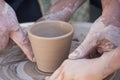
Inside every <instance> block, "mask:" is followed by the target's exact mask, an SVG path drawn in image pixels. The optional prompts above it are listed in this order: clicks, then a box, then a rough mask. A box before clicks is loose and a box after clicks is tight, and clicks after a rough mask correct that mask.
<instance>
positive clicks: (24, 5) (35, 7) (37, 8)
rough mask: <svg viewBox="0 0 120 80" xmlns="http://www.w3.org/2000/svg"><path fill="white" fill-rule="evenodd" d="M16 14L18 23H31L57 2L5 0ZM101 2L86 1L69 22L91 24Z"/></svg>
mask: <svg viewBox="0 0 120 80" xmlns="http://www.w3.org/2000/svg"><path fill="white" fill-rule="evenodd" d="M5 1H6V2H7V3H8V4H9V5H10V6H11V7H12V8H13V9H14V10H15V12H16V15H17V18H18V21H19V22H20V23H23V22H33V21H36V20H38V19H39V18H40V17H42V16H43V15H45V13H46V12H47V11H48V10H49V8H50V7H51V6H52V5H53V4H54V3H55V2H56V1H58V0H5ZM101 11H102V9H101V0H86V2H85V3H84V4H83V5H82V6H81V7H80V8H79V9H78V10H77V11H76V12H75V13H74V15H73V16H72V18H71V21H74V22H79V21H80V22H93V21H95V20H96V19H97V18H98V17H99V16H100V15H101Z"/></svg>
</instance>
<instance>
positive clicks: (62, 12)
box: [44, 1, 80, 20]
mask: <svg viewBox="0 0 120 80" xmlns="http://www.w3.org/2000/svg"><path fill="white" fill-rule="evenodd" d="M79 2H80V1H78V2H76V3H75V4H74V6H73V8H72V9H71V8H69V7H65V6H63V7H62V10H60V11H55V10H54V9H52V10H51V12H53V13H50V14H48V15H47V16H45V17H44V18H45V19H46V20H51V18H52V19H58V17H60V18H63V17H64V16H65V14H67V13H68V12H69V14H72V12H73V11H75V9H77V7H78V5H79ZM67 4H68V5H69V6H71V5H72V4H71V3H68V2H67Z"/></svg>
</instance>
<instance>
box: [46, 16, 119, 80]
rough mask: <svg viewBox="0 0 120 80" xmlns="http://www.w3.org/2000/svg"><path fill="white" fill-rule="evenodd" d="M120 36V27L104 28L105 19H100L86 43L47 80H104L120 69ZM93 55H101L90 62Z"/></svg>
mask: <svg viewBox="0 0 120 80" xmlns="http://www.w3.org/2000/svg"><path fill="white" fill-rule="evenodd" d="M119 33H120V28H119V27H116V26H114V25H112V24H109V25H105V24H104V18H102V17H100V18H99V19H97V20H96V21H95V22H94V24H93V25H92V27H91V29H90V31H89V33H88V35H87V37H86V38H85V40H84V41H83V43H82V44H81V45H80V46H79V47H78V48H77V49H76V50H75V51H73V52H72V53H71V54H70V55H69V59H67V60H65V61H64V62H63V64H62V65H61V66H60V67H59V68H58V69H57V70H56V71H55V72H54V73H53V75H52V76H50V77H46V80H103V79H104V78H105V77H107V76H108V75H109V74H111V73H112V72H114V71H115V70H117V69H118V68H119V67H120V66H119V63H118V60H119V57H120V56H119V54H120V48H119V46H120V41H119V40H120V34H119ZM91 54H92V56H94V55H95V56H96V55H101V56H99V57H98V58H93V59H88V58H89V57H88V55H91ZM116 62H117V63H116ZM112 65H114V66H112Z"/></svg>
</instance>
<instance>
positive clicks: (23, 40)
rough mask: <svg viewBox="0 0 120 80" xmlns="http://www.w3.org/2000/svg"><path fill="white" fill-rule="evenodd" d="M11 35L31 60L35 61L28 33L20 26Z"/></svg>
mask: <svg viewBox="0 0 120 80" xmlns="http://www.w3.org/2000/svg"><path fill="white" fill-rule="evenodd" d="M10 37H11V39H12V40H13V41H14V42H15V43H16V44H17V45H18V46H19V47H20V48H21V49H22V50H23V52H24V53H25V55H26V56H27V57H28V59H29V60H30V61H34V60H33V57H34V56H33V52H32V47H31V45H30V42H29V40H28V38H27V36H26V34H25V33H24V32H23V31H22V29H21V28H20V27H19V28H18V29H17V30H15V31H12V32H11V34H10Z"/></svg>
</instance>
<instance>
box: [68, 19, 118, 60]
mask: <svg viewBox="0 0 120 80" xmlns="http://www.w3.org/2000/svg"><path fill="white" fill-rule="evenodd" d="M114 25H115V24H113V23H112V22H111V23H110V24H105V21H104V18H102V17H100V18H99V19H97V20H96V21H95V23H93V25H92V27H91V29H90V31H89V33H88V35H87V37H86V38H85V40H84V41H83V43H81V45H80V46H79V47H78V48H77V49H76V50H75V51H73V52H72V54H70V55H69V59H80V58H85V57H86V56H88V55H91V54H92V55H93V56H94V55H96V56H98V55H102V54H103V53H105V52H110V51H111V50H113V49H115V48H116V47H118V46H120V41H119V40H120V35H119V33H120V27H119V26H114Z"/></svg>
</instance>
